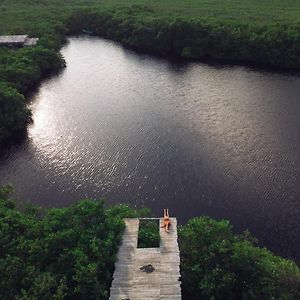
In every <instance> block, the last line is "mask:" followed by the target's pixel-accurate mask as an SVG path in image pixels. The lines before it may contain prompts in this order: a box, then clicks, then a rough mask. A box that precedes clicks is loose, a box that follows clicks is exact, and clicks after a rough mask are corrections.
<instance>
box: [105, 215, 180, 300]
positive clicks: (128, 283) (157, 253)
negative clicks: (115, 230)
mask: <svg viewBox="0 0 300 300" xmlns="http://www.w3.org/2000/svg"><path fill="white" fill-rule="evenodd" d="M159 220H160V226H162V225H163V223H164V221H163V218H161V219H159ZM170 220H171V224H172V225H171V226H170V231H169V233H167V232H165V230H164V228H160V229H159V230H160V247H159V248H137V242H138V230H139V219H125V224H126V229H125V232H124V234H123V239H122V245H121V247H120V249H119V252H118V260H117V262H116V265H115V267H116V268H115V272H114V275H113V282H112V286H111V289H110V298H109V299H110V300H125V299H126V300H162V299H164V300H181V287H180V281H179V279H180V267H179V265H180V256H179V248H178V243H177V220H176V218H170Z"/></svg>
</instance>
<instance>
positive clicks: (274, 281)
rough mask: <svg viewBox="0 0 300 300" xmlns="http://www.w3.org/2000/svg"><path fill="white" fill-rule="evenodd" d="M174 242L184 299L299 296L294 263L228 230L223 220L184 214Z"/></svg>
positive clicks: (299, 282)
mask: <svg viewBox="0 0 300 300" xmlns="http://www.w3.org/2000/svg"><path fill="white" fill-rule="evenodd" d="M179 242H180V255H181V275H182V282H183V284H182V289H183V293H184V298H185V299H189V300H193V299H197V300H200V299H205V300H208V299H214V300H218V299H220V300H221V299H222V300H223V299H226V300H230V299H237V300H241V299H264V300H271V299H286V300H287V299H291V300H296V299H300V270H299V268H298V267H297V266H296V264H295V263H293V262H292V261H289V260H286V259H283V258H281V257H278V256H275V255H273V254H272V253H271V252H269V251H268V250H266V249H262V248H259V247H255V246H254V242H253V238H251V236H249V234H244V236H236V235H234V234H233V232H232V228H231V226H230V225H229V222H228V221H225V220H223V221H215V220H212V219H210V218H208V217H201V218H195V219H193V220H190V221H189V222H188V224H187V225H185V226H183V227H181V228H180V230H179Z"/></svg>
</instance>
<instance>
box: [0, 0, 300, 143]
mask: <svg viewBox="0 0 300 300" xmlns="http://www.w3.org/2000/svg"><path fill="white" fill-rule="evenodd" d="M0 11H1V18H0V34H1V35H5V34H29V35H31V36H36V37H39V38H40V40H39V43H38V46H37V47H33V48H30V49H28V48H26V49H25V48H24V49H8V48H4V47H1V48H0V142H1V144H3V143H4V141H5V140H6V139H8V138H11V137H13V136H14V135H15V134H16V132H18V131H20V130H25V129H26V126H27V124H28V123H29V122H30V120H31V113H30V111H29V110H28V108H27V107H26V101H25V97H26V93H27V92H28V91H29V90H30V89H31V88H32V87H33V86H35V85H37V84H38V83H39V82H40V81H41V79H42V78H44V77H45V76H46V75H48V74H50V73H52V72H55V71H57V70H59V69H60V68H63V67H64V66H65V62H64V60H63V58H62V57H61V55H60V54H59V52H58V51H59V49H60V48H61V46H62V45H63V43H64V42H65V39H66V37H67V36H69V35H74V34H81V33H82V32H86V33H90V34H92V35H96V36H100V37H104V38H107V39H111V40H114V41H117V42H120V43H121V44H123V45H125V46H127V47H130V48H133V49H136V50H142V51H146V52H148V53H153V54H156V55H161V56H173V57H180V58H184V59H193V60H199V59H213V60H218V61H231V62H236V63H248V64H249V63H250V64H255V65H261V66H270V67H273V68H277V69H283V70H299V69H300V0H297V1H290V0H288V1H285V3H284V4H283V3H282V1H279V0H275V1H273V2H272V4H270V2H269V1H267V0H262V1H258V0H244V1H241V2H240V3H239V2H236V1H234V0H227V1H225V2H224V1H221V0H212V1H210V2H207V1H203V0H200V1H199V2H195V1H194V0H190V1H189V2H185V1H184V2H183V1H181V0H175V1H172V2H170V1H169V0H164V1H162V2H153V3H149V2H145V1H140V2H136V1H134V0H128V1H127V2H126V3H125V2H123V1H121V0H113V1H107V0H104V1H103V2H101V3H99V1H96V0H90V1H84V2H83V1H81V0H72V1H65V2H61V1H59V0H49V1H39V2H37V1H35V0H25V1H20V0H17V1H6V0H4V1H0Z"/></svg>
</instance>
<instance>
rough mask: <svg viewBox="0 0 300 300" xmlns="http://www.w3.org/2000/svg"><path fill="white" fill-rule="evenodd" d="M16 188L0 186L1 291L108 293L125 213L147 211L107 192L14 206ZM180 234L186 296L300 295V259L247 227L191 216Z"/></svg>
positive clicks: (13, 294)
mask: <svg viewBox="0 0 300 300" xmlns="http://www.w3.org/2000/svg"><path fill="white" fill-rule="evenodd" d="M11 191H12V189H11V187H9V186H8V187H2V188H0V228H1V230H0V241H1V243H0V271H1V276H0V298H1V299H3V300H9V299H22V300H25V299H57V300H60V299H100V300H104V299H108V297H109V288H110V285H111V281H112V275H113V272H114V263H115V260H116V255H117V252H118V247H119V244H120V241H121V237H122V234H123V231H124V228H125V226H124V222H123V218H125V217H133V218H136V217H140V218H143V217H149V215H150V211H149V210H148V209H146V208H143V209H133V208H130V207H129V206H127V205H114V206H108V207H107V206H105V205H104V202H103V201H102V200H82V201H79V202H77V203H74V204H72V205H71V206H69V207H66V208H50V209H42V208H40V207H37V206H34V205H32V204H30V203H27V204H26V205H23V207H22V208H17V207H16V203H15V201H13V200H11V199H10V197H9V195H10V193H11ZM157 225H158V224H154V226H152V224H150V225H149V226H148V225H147V226H143V227H142V234H141V237H143V240H144V241H145V242H147V239H148V238H150V239H151V238H152V240H156V241H157V237H154V236H155V235H156V233H154V231H155V229H156V230H157ZM178 242H179V248H180V261H181V262H180V264H181V275H182V294H183V299H184V300H201V299H215V300H223V299H227V300H240V299H265V300H271V299H282V300H283V299H285V300H295V299H299V297H300V289H299V288H300V269H299V267H298V266H297V265H296V264H295V263H294V262H293V261H291V260H288V259H284V258H281V257H279V256H275V255H274V254H272V253H271V252H270V251H268V250H267V249H265V248H259V247H257V246H256V245H257V240H256V239H255V238H253V237H252V236H251V235H250V233H249V232H247V231H246V232H244V233H243V234H242V235H235V234H233V230H232V226H231V225H230V223H229V221H226V220H220V221H216V220H213V219H211V218H209V217H198V218H194V219H192V220H190V221H189V222H188V223H187V224H186V225H181V226H179V228H178ZM144 246H148V245H144ZM150 246H153V245H150Z"/></svg>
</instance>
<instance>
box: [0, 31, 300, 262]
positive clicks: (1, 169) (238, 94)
mask: <svg viewBox="0 0 300 300" xmlns="http://www.w3.org/2000/svg"><path fill="white" fill-rule="evenodd" d="M62 54H63V55H64V57H65V59H66V61H67V68H66V69H64V70H63V71H62V72H61V73H60V74H59V75H57V76H53V77H52V78H49V79H47V80H45V81H44V82H43V83H42V84H41V85H40V87H39V88H38V90H37V92H36V93H35V94H34V96H33V97H32V99H31V104H30V105H31V108H32V111H33V119H34V123H33V124H32V125H30V126H29V129H28V135H27V137H26V138H25V139H24V140H23V141H21V142H19V143H18V144H15V145H13V146H11V147H9V148H8V149H7V150H5V151H4V153H2V155H1V157H0V184H1V185H3V184H7V183H11V184H13V185H14V188H15V192H14V197H15V198H16V199H17V201H18V202H25V201H31V202H33V203H37V204H39V205H42V206H47V207H48V206H66V205H69V204H70V203H72V202H75V201H77V200H79V199H82V198H101V197H104V198H105V199H106V201H107V203H111V204H115V203H130V204H131V205H134V206H141V205H145V206H148V207H150V208H152V210H153V213H154V214H156V215H160V214H162V209H163V208H164V207H168V208H169V209H170V213H171V215H175V216H177V218H178V220H179V221H180V222H186V220H187V219H189V218H191V217H194V216H199V215H209V216H211V217H213V218H217V219H221V218H226V219H229V220H230V221H231V222H232V224H233V225H234V229H235V231H236V232H241V231H243V230H245V229H246V228H248V229H249V230H250V231H251V233H253V235H255V236H256V237H257V238H258V239H259V240H260V241H261V244H262V245H265V246H267V247H268V248H270V249H271V250H272V251H274V252H275V253H278V254H282V255H284V256H286V257H292V258H294V259H297V260H298V261H299V260H300V243H299V237H300V222H299V221H300V179H299V178H300V177H299V166H300V155H299V153H300V134H299V133H300V76H299V74H298V75H297V74H288V73H276V72H271V71H267V70H258V69H255V68H249V67H244V66H230V65H220V64H214V65H211V64H204V63H195V62H175V61H173V60H168V59H163V58H157V57H153V56H149V55H145V54H137V53H134V52H132V51H130V50H126V49H124V48H123V47H121V46H120V45H118V44H116V43H114V42H110V41H106V40H103V39H99V38H91V37H81V38H70V40H69V43H68V44H67V45H66V46H65V47H64V48H63V49H62Z"/></svg>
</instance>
